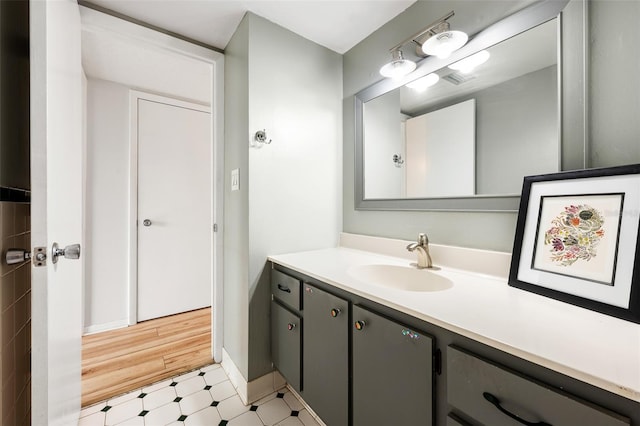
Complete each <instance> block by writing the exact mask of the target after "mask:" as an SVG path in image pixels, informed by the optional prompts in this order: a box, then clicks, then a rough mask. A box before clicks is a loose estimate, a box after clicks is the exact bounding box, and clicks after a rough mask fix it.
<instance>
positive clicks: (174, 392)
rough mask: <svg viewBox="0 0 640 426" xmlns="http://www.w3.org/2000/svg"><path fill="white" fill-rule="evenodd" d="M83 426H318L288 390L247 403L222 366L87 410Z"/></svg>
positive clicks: (213, 366) (81, 423)
mask: <svg viewBox="0 0 640 426" xmlns="http://www.w3.org/2000/svg"><path fill="white" fill-rule="evenodd" d="M78 425H79V426H116V425H123V426H124V425H127V426H165V425H171V426H177V425H180V426H182V425H184V426H225V425H227V426H265V425H267V426H275V425H277V426H318V423H317V422H316V420H315V419H314V418H313V417H312V416H311V414H310V413H309V412H308V411H307V410H306V409H305V408H304V406H303V405H302V404H301V403H300V401H299V400H298V399H297V398H296V397H295V395H293V394H292V393H291V392H289V391H288V390H287V389H286V388H285V389H283V390H281V391H279V392H274V393H273V394H271V395H269V396H266V397H264V398H262V399H261V400H259V401H257V402H255V403H254V404H253V405H249V406H246V405H244V404H242V401H241V400H240V397H239V396H238V394H237V393H236V391H235V389H234V387H233V385H232V384H231V382H230V381H229V378H228V377H227V375H226V374H225V372H224V370H223V369H222V368H221V367H220V365H219V364H213V365H209V366H207V367H204V368H201V369H199V370H195V371H192V372H190V373H187V374H183V375H182V376H178V377H175V378H173V379H169V380H165V381H163V382H160V383H156V384H154V385H151V386H148V387H144V388H142V389H139V390H136V391H134V392H130V393H127V394H125V395H122V396H119V397H117V398H113V399H110V400H108V401H104V402H101V403H99V404H96V405H92V406H90V407H87V408H85V409H84V410H82V412H81V413H80V422H79V423H78Z"/></svg>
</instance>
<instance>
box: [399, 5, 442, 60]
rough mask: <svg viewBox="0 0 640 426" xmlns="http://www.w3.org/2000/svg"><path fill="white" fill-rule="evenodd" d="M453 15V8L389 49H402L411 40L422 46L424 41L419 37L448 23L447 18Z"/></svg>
mask: <svg viewBox="0 0 640 426" xmlns="http://www.w3.org/2000/svg"><path fill="white" fill-rule="evenodd" d="M453 15H455V13H454V11H453V10H452V11H451V12H449V13H447V14H446V15H444V16H443V17H442V18H440V19H438V20H437V21H435V22H434V23H432V24H430V25H429V26H428V27H426V28H424V29H422V30H420V31H418V32H417V33H415V34H414V35H412V36H411V37H409V38H407V39H405V40H403V41H402V42H400V43H398V44H396V45H395V46H393V47H392V48H391V49H389V51H390V52H394V51H396V50H400V48H402V46H404V45H405V44H407V43H409V42H414V43H416V44H417V45H419V46H422V43H420V42H419V41H418V40H417V39H419V38H420V37H421V36H423V35H425V34H427V33H428V32H430V31H432V30H434V29H436V28H437V27H438V26H440V25H442V24H448V22H446V21H447V19H449V18H451V17H452V16H453Z"/></svg>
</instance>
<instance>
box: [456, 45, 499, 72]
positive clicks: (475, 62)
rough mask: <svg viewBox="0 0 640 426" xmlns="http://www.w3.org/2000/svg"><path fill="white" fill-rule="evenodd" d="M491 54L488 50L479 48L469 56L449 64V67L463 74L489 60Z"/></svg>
mask: <svg viewBox="0 0 640 426" xmlns="http://www.w3.org/2000/svg"><path fill="white" fill-rule="evenodd" d="M490 56H491V54H490V53H489V51H488V50H481V51H480V52H478V53H475V54H473V55H471V56H467V57H466V58H464V59H461V60H459V61H458V62H454V63H453V64H451V65H449V68H451V69H452V70H455V71H460V72H461V73H463V74H468V73H470V72H471V71H473V70H474V69H476V67H478V66H479V65H482V64H484V63H485V62H487V61H488V60H489V57H490Z"/></svg>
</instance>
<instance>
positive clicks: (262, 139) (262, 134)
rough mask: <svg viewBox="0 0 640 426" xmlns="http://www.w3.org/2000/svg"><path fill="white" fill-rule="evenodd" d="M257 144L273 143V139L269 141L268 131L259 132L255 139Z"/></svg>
mask: <svg viewBox="0 0 640 426" xmlns="http://www.w3.org/2000/svg"><path fill="white" fill-rule="evenodd" d="M253 138H254V139H255V140H256V141H257V142H260V143H264V144H267V145H269V144H270V143H271V139H269V140H268V141H267V131H266V130H264V129H263V130H258V131H257V132H256V134H255V136H254V137H253Z"/></svg>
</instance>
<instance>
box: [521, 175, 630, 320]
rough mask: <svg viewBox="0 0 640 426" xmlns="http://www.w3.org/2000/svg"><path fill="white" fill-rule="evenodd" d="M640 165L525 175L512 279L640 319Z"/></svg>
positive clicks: (556, 296) (526, 286)
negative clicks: (639, 282)
mask: <svg viewBox="0 0 640 426" xmlns="http://www.w3.org/2000/svg"><path fill="white" fill-rule="evenodd" d="M639 240H640V164H637V165H630V166H620V167H611V168H602V169H589V170H580V171H571V172H562V173H554V174H548V175H538V176H527V177H525V178H524V184H523V188H522V197H521V199H520V210H519V213H518V222H517V225H516V237H515V243H514V248H513V256H512V259H511V271H510V273H509V285H511V286H513V287H517V288H520V289H523V290H528V291H532V292H534V293H538V294H541V295H544V296H547V297H552V298H554V299H558V300H561V301H564V302H568V303H571V304H574V305H578V306H581V307H584V308H587V309H591V310H594V311H598V312H601V313H604V314H608V315H612V316H616V317H618V318H622V319H625V320H629V321H633V322H637V323H640V284H638V281H639V280H640V244H639Z"/></svg>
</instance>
